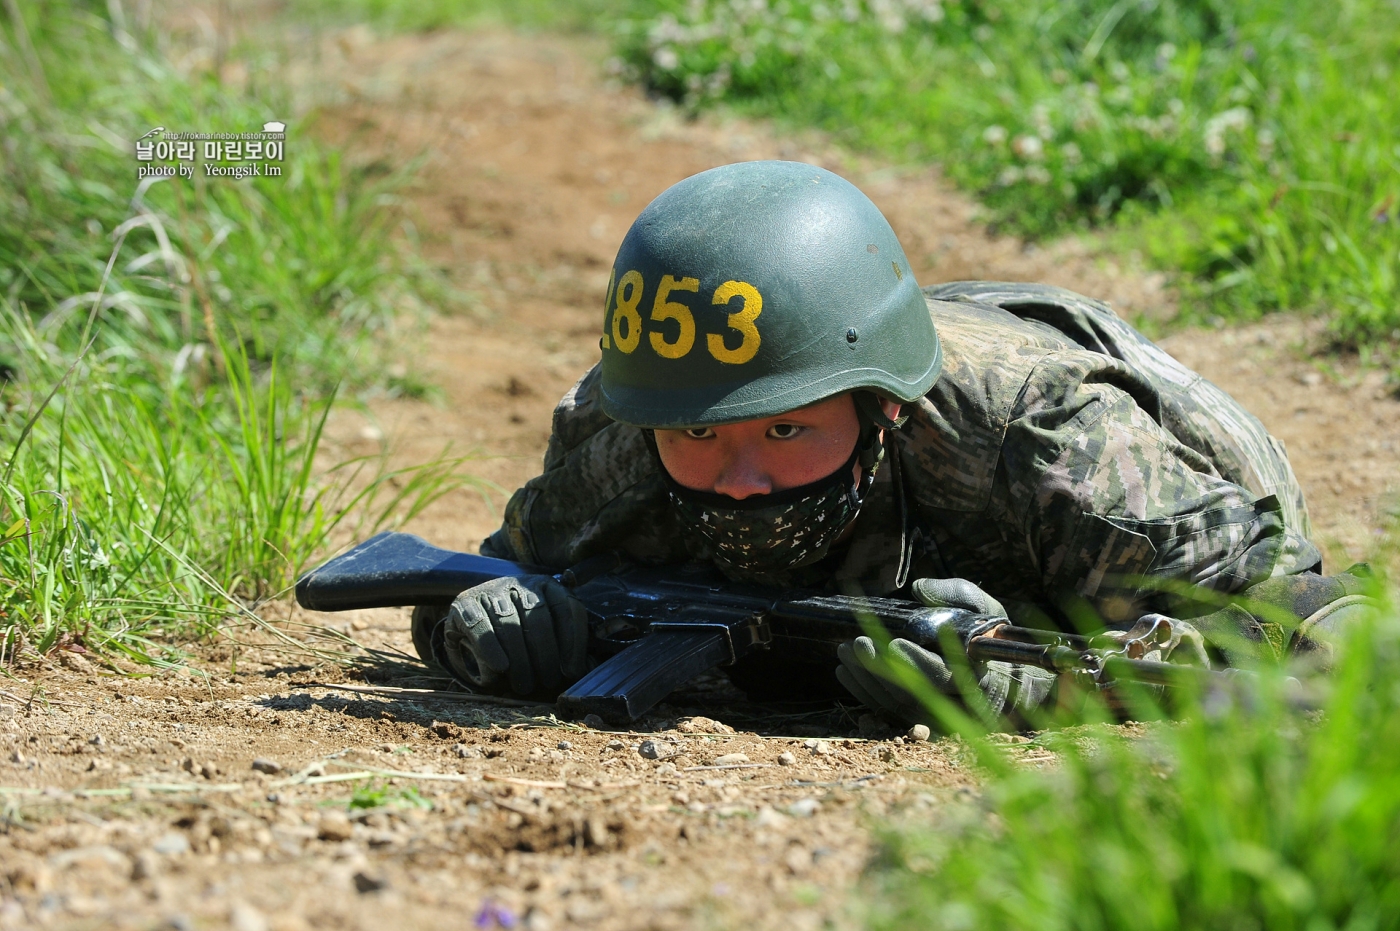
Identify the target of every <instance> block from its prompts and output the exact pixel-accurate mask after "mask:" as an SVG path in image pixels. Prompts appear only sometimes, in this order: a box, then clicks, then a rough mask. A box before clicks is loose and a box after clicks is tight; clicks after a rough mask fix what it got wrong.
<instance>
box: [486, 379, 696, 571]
mask: <svg viewBox="0 0 1400 931" xmlns="http://www.w3.org/2000/svg"><path fill="white" fill-rule="evenodd" d="M598 383H599V378H598V369H597V368H596V367H595V368H593V369H591V370H590V371H589V372H588V373H587V374H585V375H584V376H583V378H581V379H579V382H578V384H576V385H574V387H573V388H572V389H570V391H569V393H568V394H566V395H565V396H564V398H563V399H562V400H561V401H560V402H559V406H558V407H557V408H556V409H555V411H554V421H553V430H552V433H551V435H550V440H549V448H548V450H547V451H546V453H545V459H544V472H543V474H541V475H539V476H537V477H535V478H533V479H531V480H530V481H528V482H526V483H525V485H524V486H523V487H521V488H520V489H518V490H517V491H516V492H515V493H514V494H513V495H511V498H510V501H509V502H508V503H507V504H506V511H505V519H504V521H503V522H502V525H501V528H500V529H499V530H497V531H496V532H495V533H493V534H492V535H491V536H490V537H488V538H487V539H486V541H485V542H484V543H483V544H482V546H481V552H482V554H483V555H487V556H496V557H499V558H503V559H512V560H516V561H519V562H527V563H532V564H534V565H538V566H545V567H549V568H553V569H564V568H567V567H568V566H572V565H576V564H577V563H579V562H582V561H583V560H584V559H587V558H588V557H590V556H594V555H597V554H599V553H605V552H610V551H614V550H620V551H622V552H624V553H627V554H628V555H630V556H632V557H633V558H634V559H637V560H638V561H641V562H681V561H684V559H685V554H684V551H683V550H678V544H677V543H676V541H677V540H678V539H679V534H677V533H676V532H675V530H674V528H673V527H671V526H670V521H671V520H672V517H671V515H670V511H669V509H668V508H667V507H666V490H665V485H664V483H663V481H662V479H661V476H660V473H659V472H658V470H657V467H656V464H655V460H654V458H653V457H652V455H651V453H650V451H649V450H648V449H647V447H646V443H645V441H644V439H643V436H642V431H641V430H639V429H637V428H635V427H629V426H625V425H623V424H619V423H615V422H614V421H612V420H611V419H609V418H608V417H607V415H606V414H604V413H603V412H602V410H601V408H600V405H599V404H598Z"/></svg>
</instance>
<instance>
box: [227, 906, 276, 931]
mask: <svg viewBox="0 0 1400 931" xmlns="http://www.w3.org/2000/svg"><path fill="white" fill-rule="evenodd" d="M228 926H229V927H230V928H232V929H233V931H267V929H268V924H267V917H266V916H264V915H263V913H262V912H260V911H258V910H257V909H256V908H254V907H253V906H251V905H249V904H248V903H247V902H234V903H233V904H232V905H230V906H229V910H228Z"/></svg>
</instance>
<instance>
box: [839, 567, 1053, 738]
mask: <svg viewBox="0 0 1400 931" xmlns="http://www.w3.org/2000/svg"><path fill="white" fill-rule="evenodd" d="M910 588H911V590H912V591H913V593H914V596H915V597H916V598H918V599H919V601H920V602H922V603H923V604H925V605H928V606H929V607H931V608H962V609H963V610H966V611H972V612H975V613H977V614H986V615H990V616H993V617H1006V609H1005V608H1003V607H1002V605H1001V602H999V601H997V600H996V599H995V598H993V597H992V596H991V595H988V594H987V593H986V592H984V591H982V589H980V588H978V587H977V586H976V585H974V584H972V583H971V582H969V581H967V580H966V579H918V580H917V581H915V582H914V583H913V585H911V586H910ZM837 658H838V659H839V660H840V661H841V665H840V666H839V667H838V668H837V670H836V678H837V679H838V680H839V681H840V682H841V684H842V685H844V686H845V687H846V689H847V690H848V691H849V692H851V694H853V695H855V696H856V698H858V699H860V701H861V703H862V704H864V705H866V706H867V707H870V708H872V709H874V710H876V711H880V712H883V713H885V714H888V715H893V716H894V717H897V718H899V719H901V720H904V721H910V722H914V723H929V717H930V715H929V712H928V710H927V709H925V708H924V706H923V704H922V703H921V702H920V701H919V700H918V699H917V698H915V697H914V696H913V695H912V694H910V693H909V692H908V691H906V690H905V689H904V688H902V687H901V686H899V685H896V684H895V683H894V682H892V681H890V680H889V679H886V678H885V677H884V676H882V675H881V674H880V673H879V672H877V671H876V670H878V669H880V667H881V665H882V664H881V663H880V657H879V654H878V648H877V647H876V645H875V641H873V640H871V639H870V638H869V637H857V638H856V639H855V640H852V641H850V642H848V643H844V644H842V645H841V646H840V648H838V650H837ZM884 660H885V662H886V663H888V664H904V665H907V666H909V667H912V668H913V669H914V670H916V671H917V672H919V673H920V674H921V675H922V676H923V677H924V678H925V679H927V680H928V682H929V684H930V685H932V686H933V687H934V688H935V689H937V690H938V691H940V692H942V693H944V694H947V695H956V694H957V693H958V689H957V686H956V684H955V683H954V681H953V675H952V672H951V670H949V669H948V664H947V663H946V662H944V660H943V658H942V657H941V656H939V655H938V654H936V653H933V652H932V651H930V650H925V649H924V648H922V647H920V646H918V645H917V644H915V643H912V642H911V641H908V640H900V639H896V640H892V641H890V645H889V649H888V651H887V652H886V654H885V656H884ZM975 671H976V673H977V674H978V686H979V687H980V688H981V690H982V694H983V696H984V698H985V699H986V703H987V706H988V708H989V709H990V711H991V712H992V713H993V714H995V715H1001V714H1004V713H1006V712H1009V711H1012V710H1015V711H1019V712H1025V711H1029V710H1031V709H1033V708H1035V707H1037V706H1039V705H1040V704H1041V703H1043V702H1044V701H1045V700H1046V699H1047V698H1048V697H1049V696H1050V693H1051V690H1052V688H1053V686H1054V684H1055V674H1054V673H1052V672H1049V671H1047V670H1044V669H1039V668H1036V667H1034V666H1024V665H1021V664H1019V663H1004V662H999V661H992V662H987V663H981V664H979V665H978V666H977V668H976V670H975Z"/></svg>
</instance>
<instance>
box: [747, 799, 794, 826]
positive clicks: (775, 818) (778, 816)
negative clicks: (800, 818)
mask: <svg viewBox="0 0 1400 931" xmlns="http://www.w3.org/2000/svg"><path fill="white" fill-rule="evenodd" d="M787 821H788V817H787V815H785V814H783V813H782V812H780V811H774V810H773V809H772V808H771V807H770V806H768V805H764V806H763V807H762V808H760V809H759V810H758V816H757V817H756V818H754V819H753V823H754V825H755V826H756V827H760V828H780V827H782V826H783V825H785V824H787Z"/></svg>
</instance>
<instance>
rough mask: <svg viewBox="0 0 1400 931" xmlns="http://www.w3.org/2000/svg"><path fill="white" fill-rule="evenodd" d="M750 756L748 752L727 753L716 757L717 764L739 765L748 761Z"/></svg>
mask: <svg viewBox="0 0 1400 931" xmlns="http://www.w3.org/2000/svg"><path fill="white" fill-rule="evenodd" d="M748 761H749V756H748V754H747V753H726V754H724V756H717V757H715V764H714V765H716V766H738V765H739V764H740V763H747V762H748Z"/></svg>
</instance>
